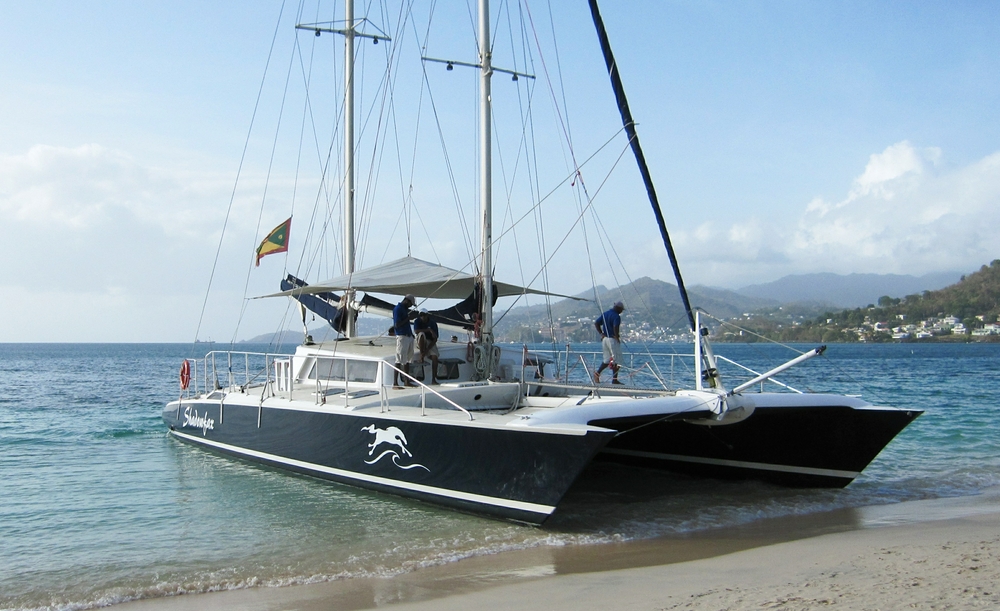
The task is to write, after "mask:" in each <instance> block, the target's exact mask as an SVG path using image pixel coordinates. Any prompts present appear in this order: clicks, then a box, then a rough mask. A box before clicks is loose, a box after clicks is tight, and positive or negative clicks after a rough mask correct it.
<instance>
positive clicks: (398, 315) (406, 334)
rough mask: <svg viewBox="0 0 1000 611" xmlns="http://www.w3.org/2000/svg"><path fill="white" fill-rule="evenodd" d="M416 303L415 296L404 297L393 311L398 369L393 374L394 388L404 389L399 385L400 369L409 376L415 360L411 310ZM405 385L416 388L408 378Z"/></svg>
mask: <svg viewBox="0 0 1000 611" xmlns="http://www.w3.org/2000/svg"><path fill="white" fill-rule="evenodd" d="M414 303H416V298H415V297H414V296H413V295H407V296H406V297H403V300H402V301H400V302H399V303H397V304H396V307H395V308H393V309H392V329H393V331H395V333H396V369H394V370H393V372H392V386H393V387H394V388H402V387H401V386H400V385H399V369H402V370H403V372H404V373H406V374H407V375H409V373H410V361H412V360H413V329H412V328H410V308H412V307H413V304H414ZM403 383H404V384H406V385H407V386H416V385H415V384H414V383H413V382H411V381H410V379H409V378H407V377H406V376H404V377H403Z"/></svg>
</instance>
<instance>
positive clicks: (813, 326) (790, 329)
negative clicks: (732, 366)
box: [740, 259, 1000, 342]
mask: <svg viewBox="0 0 1000 611" xmlns="http://www.w3.org/2000/svg"><path fill="white" fill-rule="evenodd" d="M876 303H877V305H875V306H874V307H858V308H854V309H845V310H841V311H838V312H833V311H827V312H824V313H822V314H821V315H819V316H818V317H817V318H815V319H812V320H806V321H803V322H800V323H794V324H783V323H782V322H780V321H776V320H774V319H767V318H763V317H757V316H754V317H751V319H750V320H746V321H741V323H740V324H741V325H742V326H744V327H745V328H751V329H753V330H755V331H756V332H758V333H760V334H762V335H764V336H766V337H769V338H771V339H776V340H780V341H824V342H829V341H857V340H858V339H859V338H863V339H866V340H868V341H887V340H890V339H891V333H890V332H889V331H888V330H887V329H888V328H891V327H900V326H902V325H913V327H914V330H920V329H926V328H928V327H927V324H928V323H933V322H934V321H939V320H940V319H942V318H943V317H946V316H954V317H955V318H957V319H958V320H959V321H961V323H962V325H963V326H964V328H965V331H964V332H962V333H960V334H959V335H958V336H956V335H954V334H953V333H952V332H951V331H950V330H949V331H945V332H944V333H943V334H940V335H939V334H938V333H937V331H935V332H934V335H933V337H932V338H930V339H935V338H937V339H948V340H960V341H964V340H965V339H968V338H969V333H971V332H972V331H974V330H975V329H982V328H983V327H984V326H985V325H986V324H989V323H994V322H996V321H997V317H998V316H1000V259H997V260H994V261H993V262H992V263H990V264H989V265H988V266H987V265H984V266H982V267H981V268H980V269H979V271H977V272H974V273H972V274H968V275H966V276H961V278H960V280H959V281H958V282H957V283H955V284H952V285H951V286H947V287H945V288H943V289H940V290H936V291H923V292H919V293H917V292H914V293H911V294H909V295H906V296H904V297H890V296H888V295H883V296H882V297H881V298H879V299H878V300H876ZM866 305H867V304H866ZM876 323H880V325H879V326H880V328H882V329H883V331H881V332H878V331H877V330H876V329H875V324H876ZM906 331H910V329H907V330H906ZM977 338H978V339H982V340H984V341H993V340H998V339H1000V336H996V335H987V336H977Z"/></svg>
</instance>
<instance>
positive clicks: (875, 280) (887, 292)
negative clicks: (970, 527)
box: [736, 272, 962, 308]
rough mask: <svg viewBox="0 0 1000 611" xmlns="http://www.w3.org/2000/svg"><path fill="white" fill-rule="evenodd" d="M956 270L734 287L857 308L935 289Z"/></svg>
mask: <svg viewBox="0 0 1000 611" xmlns="http://www.w3.org/2000/svg"><path fill="white" fill-rule="evenodd" d="M961 276H962V274H961V273H959V272H939V273H934V274H925V275H923V276H900V275H897V274H848V275H846V276H845V275H840V274H830V273H822V274H800V275H792V276H785V277H784V278H781V279H780V280H775V281H774V282H768V283H766V284H753V285H750V286H745V287H743V288H741V289H737V291H736V292H737V293H739V294H740V295H746V296H749V297H760V298H770V299H775V300H777V301H779V302H781V303H783V304H785V303H798V302H814V303H819V304H825V305H827V306H832V307H837V308H860V307H863V306H866V305H869V304H875V303H878V300H879V298H880V297H884V296H889V297H904V296H906V295H914V294H919V293H923V292H924V291H935V290H938V289H942V288H944V287H946V286H948V285H950V284H954V283H955V282H958V280H959V278H960V277H961Z"/></svg>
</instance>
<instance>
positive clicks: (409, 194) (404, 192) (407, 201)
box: [397, 2, 437, 257]
mask: <svg viewBox="0 0 1000 611" xmlns="http://www.w3.org/2000/svg"><path fill="white" fill-rule="evenodd" d="M435 6H436V3H431V8H430V12H431V16H433V13H434V7H435ZM412 10H413V3H412V2H411V3H410V6H409V8H408V9H407V16H408V21H409V22H410V23H411V24H412V27H413V39H414V41H416V43H417V45H418V46H419V45H420V36H419V34H418V33H417V24H416V19H409V17H412ZM430 22H431V18H430V17H429V18H428V20H427V31H426V32H425V39H424V41H425V46H424V48H423V51H426V37H429V36H430ZM402 29H405V27H404V28H402ZM421 55H424V53H421ZM425 85H426V79H420V92H419V94H418V96H417V112H416V124H415V125H414V126H413V150H412V151H411V153H410V173H409V176H407V178H406V186H405V187H404V185H403V184H402V180H400V185H399V186H400V196H401V197H400V199H401V200H402V202H403V205H404V206H405V205H412V201H413V177H414V176H415V175H416V168H417V143H418V142H419V140H420V124H421V119H422V117H423V108H424V87H425ZM398 141H399V140H398V138H397V142H398ZM399 157H400V156H399V154H398V146H397V159H399ZM399 162H400V163H402V159H399ZM399 175H400V178H401V179H402V177H403V170H402V167H400V171H399ZM434 256H435V257H436V256H437V253H435V255H434Z"/></svg>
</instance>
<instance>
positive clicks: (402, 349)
mask: <svg viewBox="0 0 1000 611" xmlns="http://www.w3.org/2000/svg"><path fill="white" fill-rule="evenodd" d="M412 360H413V337H411V336H409V335H397V336H396V364H397V365H406V364H408V363H409V362H410V361H412Z"/></svg>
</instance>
